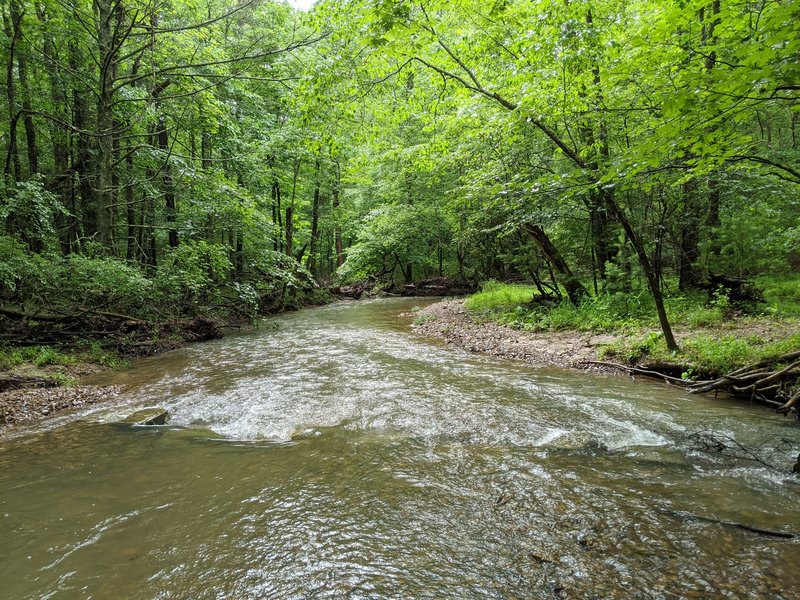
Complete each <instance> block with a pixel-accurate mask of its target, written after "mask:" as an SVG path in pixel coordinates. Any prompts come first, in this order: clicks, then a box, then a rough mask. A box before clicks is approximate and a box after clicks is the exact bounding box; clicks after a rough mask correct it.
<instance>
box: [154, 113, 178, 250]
mask: <svg viewBox="0 0 800 600" xmlns="http://www.w3.org/2000/svg"><path fill="white" fill-rule="evenodd" d="M158 149H159V150H161V153H162V154H163V157H162V160H163V161H164V166H163V168H162V169H161V182H162V184H163V187H164V206H165V208H166V217H167V227H168V230H167V235H168V237H169V247H170V248H177V247H178V230H177V229H176V228H175V221H176V215H177V210H176V208H175V186H174V184H173V181H172V165H171V162H170V154H171V153H170V149H169V133H168V132H167V123H166V121H165V120H164V117H161V118H159V120H158Z"/></svg>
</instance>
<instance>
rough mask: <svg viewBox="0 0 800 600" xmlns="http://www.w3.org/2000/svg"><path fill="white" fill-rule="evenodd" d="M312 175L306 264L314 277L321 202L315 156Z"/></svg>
mask: <svg viewBox="0 0 800 600" xmlns="http://www.w3.org/2000/svg"><path fill="white" fill-rule="evenodd" d="M314 164H315V170H314V173H315V176H314V197H313V200H312V202H311V240H310V241H309V245H308V262H307V263H306V266H307V267H308V270H309V271H311V274H312V275H313V276H314V277H315V278H316V277H317V275H318V273H317V245H318V244H319V209H320V203H321V193H320V186H321V183H320V160H319V158H317V161H316V163H314Z"/></svg>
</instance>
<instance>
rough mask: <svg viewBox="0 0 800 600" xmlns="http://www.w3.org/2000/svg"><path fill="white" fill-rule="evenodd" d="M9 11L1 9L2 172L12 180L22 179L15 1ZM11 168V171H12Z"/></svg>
mask: <svg viewBox="0 0 800 600" xmlns="http://www.w3.org/2000/svg"><path fill="white" fill-rule="evenodd" d="M9 9H10V10H9V12H6V10H5V8H4V9H3V29H4V30H5V34H6V37H7V38H8V40H9V43H8V57H7V62H6V100H7V102H8V150H7V153H6V160H5V168H4V169H3V173H4V174H5V175H6V176H9V175H11V174H12V173H13V178H14V181H20V180H21V179H22V165H21V163H20V160H19V147H18V146H17V122H18V121H19V106H17V97H16V79H15V77H14V62H15V61H14V59H15V54H16V49H17V42H18V41H19V37H20V34H21V32H20V20H21V15H20V14H19V11H18V6H17V3H16V1H13V2H11V5H10V7H9ZM12 169H13V171H12Z"/></svg>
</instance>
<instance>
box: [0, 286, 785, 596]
mask: <svg viewBox="0 0 800 600" xmlns="http://www.w3.org/2000/svg"><path fill="white" fill-rule="evenodd" d="M415 303H419V301H409V300H382V301H374V302H362V303H343V304H336V305H332V306H328V307H324V308H318V309H312V310H306V311H301V312H299V313H295V314H289V315H284V316H282V317H279V318H276V319H273V320H271V321H269V322H267V323H265V324H264V325H263V326H262V327H261V328H260V329H259V330H258V331H254V332H247V333H242V334H239V335H233V336H230V337H228V338H226V339H224V340H219V341H215V342H210V343H205V344H199V345H195V346H192V347H190V348H186V349H183V350H180V351H176V352H172V353H168V354H165V355H162V356H159V357H154V358H150V359H147V360H143V361H140V362H138V363H137V364H135V365H134V366H132V367H131V368H130V369H128V370H126V371H123V372H119V373H115V374H111V375H105V376H104V382H106V383H109V382H113V383H120V384H122V385H124V387H125V390H126V391H125V396H126V404H118V405H116V406H112V407H104V408H102V409H100V410H95V411H94V412H86V413H83V414H80V415H77V416H72V417H69V418H66V419H62V420H61V421H57V422H55V425H54V426H53V427H52V428H50V429H49V430H46V431H40V432H38V433H37V432H34V431H31V432H28V433H25V432H23V433H22V434H21V435H18V436H16V437H14V438H11V439H7V440H4V441H0V598H76V597H93V598H270V597H273V598H311V597H317V598H558V597H563V598H629V597H651V598H677V597H722V598H726V597H729V598H795V597H796V593H797V590H798V589H800V569H798V556H800V540H798V539H797V538H795V539H779V538H772V537H766V536H763V535H759V534H757V533H753V532H750V531H746V530H742V529H739V528H735V527H732V526H730V525H725V524H721V523H719V522H716V521H726V522H733V523H743V524H747V525H751V526H756V527H761V528H767V529H773V530H778V531H784V532H793V533H800V479H797V478H793V477H792V476H790V475H782V474H780V473H779V472H773V471H770V470H768V469H766V468H763V467H760V466H758V465H757V464H754V463H749V462H747V461H738V460H735V459H730V458H724V457H721V456H719V455H710V454H707V453H704V452H700V451H698V450H697V449H696V448H695V447H694V445H693V444H692V443H691V441H690V435H691V434H692V433H695V432H697V431H699V430H702V429H707V428H713V429H714V430H716V431H717V432H720V433H722V434H725V435H727V436H730V437H732V438H735V439H736V440H737V441H739V442H741V443H743V444H747V445H756V446H761V445H763V444H764V443H767V444H768V445H775V444H777V443H779V442H781V440H784V441H783V442H782V443H783V445H784V446H787V447H789V448H792V449H794V451H795V453H796V452H797V451H800V430H799V429H798V428H797V427H796V425H794V424H793V422H792V421H791V420H787V419H783V418H781V417H778V416H776V415H774V414H772V413H770V412H768V411H766V410H764V409H761V408H751V407H748V406H745V405H742V404H741V403H736V402H730V401H724V400H721V399H720V400H715V399H713V398H708V397H705V398H701V397H694V396H692V397H689V396H687V395H685V394H684V393H682V392H681V391H678V390H673V389H671V388H668V387H665V386H663V385H661V384H655V383H645V382H631V381H629V380H628V379H626V378H621V377H608V376H596V375H590V374H585V373H575V372H567V371H560V370H554V369H534V368H531V367H529V366H526V365H524V364H520V363H517V362H512V361H504V360H499V359H496V358H485V357H479V356H474V355H469V354H466V353H463V352H461V351H459V350H457V349H453V348H449V347H446V346H443V345H441V344H439V343H438V342H435V341H431V340H426V339H424V338H421V337H418V336H415V335H413V334H411V333H410V332H409V330H408V325H409V318H407V317H401V316H398V315H399V314H400V313H401V312H403V311H406V310H408V309H409V308H410V307H411V306H412V305H413V304H415ZM152 405H156V406H162V407H164V408H167V409H169V411H170V414H171V421H170V425H169V426H168V427H157V428H126V427H122V426H119V425H115V424H114V421H116V420H117V419H118V418H120V417H122V416H125V415H126V414H128V413H130V412H131V411H132V408H131V407H137V406H152ZM773 460H775V461H777V462H778V463H779V465H780V466H782V467H784V468H785V470H786V471H788V469H789V467H790V465H791V462H790V460H789V457H788V455H786V456H785V457H777V458H773Z"/></svg>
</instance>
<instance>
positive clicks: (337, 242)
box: [332, 161, 344, 269]
mask: <svg viewBox="0 0 800 600" xmlns="http://www.w3.org/2000/svg"><path fill="white" fill-rule="evenodd" d="M341 177H342V173H341V169H340V167H339V161H336V172H335V173H334V178H333V192H332V196H333V199H332V202H333V240H334V242H333V243H334V247H335V248H336V268H337V269H338V268H339V267H341V266H342V265H343V264H344V249H343V247H342V226H341V215H340V214H339V192H340V189H341Z"/></svg>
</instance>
